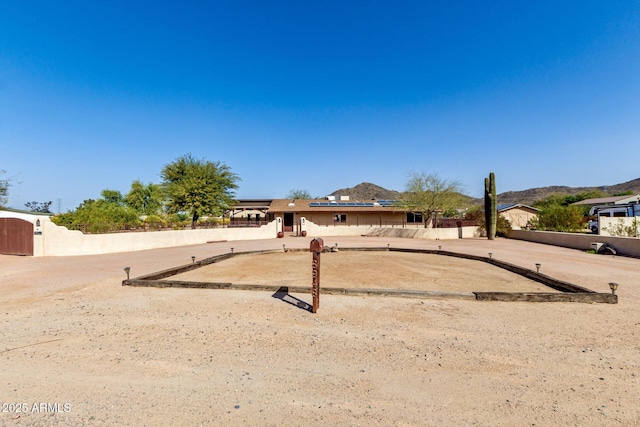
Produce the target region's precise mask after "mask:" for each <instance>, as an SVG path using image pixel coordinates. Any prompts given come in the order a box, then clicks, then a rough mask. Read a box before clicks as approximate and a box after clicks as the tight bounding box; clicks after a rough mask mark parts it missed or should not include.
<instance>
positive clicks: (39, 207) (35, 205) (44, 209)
mask: <svg viewBox="0 0 640 427" xmlns="http://www.w3.org/2000/svg"><path fill="white" fill-rule="evenodd" d="M51 203H53V202H42V203H40V202H27V203H25V204H24V205H25V206H26V207H27V209H29V210H30V211H31V212H41V213H51V211H50V210H49V207H50V206H51Z"/></svg>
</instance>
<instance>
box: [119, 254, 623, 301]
mask: <svg viewBox="0 0 640 427" xmlns="http://www.w3.org/2000/svg"><path fill="white" fill-rule="evenodd" d="M283 250H284V251H287V252H289V251H292V252H307V251H308V250H305V249H284V248H283ZM283 250H279V249H278V250H264V251H251V252H236V253H233V252H229V253H226V254H222V255H216V256H213V257H210V258H206V259H203V260H200V261H196V262H193V263H191V264H185V265H181V266H178V267H174V268H170V269H167V270H162V271H158V272H155V273H151V274H147V275H144V276H140V277H136V278H134V279H127V280H123V281H122V286H138V287H156V288H198V289H229V290H250V291H267V292H285V293H289V292H293V293H310V292H311V286H279V285H257V284H256V285H252V284H238V283H216V282H191V281H179V280H162V279H166V278H167V277H171V276H174V275H177V274H181V273H185V272H187V271H191V270H195V269H197V268H200V267H203V266H205V265H209V264H213V263H216V262H221V261H224V260H226V259H229V258H231V257H234V256H241V255H254V254H264V253H277V252H283ZM330 250H332V248H330V247H329V248H328V249H327V251H330ZM333 250H339V251H395V252H407V253H423V254H435V255H443V256H451V257H456V258H463V259H469V260H474V261H480V262H486V263H489V264H492V265H495V266H496V267H499V268H502V269H505V270H508V271H510V272H512V273H515V274H518V275H520V276H523V277H526V278H527V279H530V280H533V281H536V282H539V283H542V284H543V285H545V286H548V287H550V288H552V289H555V290H557V291H559V292H560V293H549V292H443V291H421V290H402V289H377V288H362V289H352V288H332V287H322V293H323V294H328V295H372V296H373V295H375V296H393V297H402V298H420V299H464V300H478V301H525V302H581V303H607V304H617V303H618V296H617V295H614V294H609V293H598V292H595V291H592V290H590V289H587V288H585V287H582V286H578V285H575V284H573V283H569V282H565V281H562V280H558V279H554V278H553V277H550V276H547V275H545V274H541V273H538V272H536V271H532V270H529V269H526V268H523V267H520V266H517V265H514V264H510V263H507V262H504V261H500V260H497V259H495V258H488V257H482V256H477V255H470V254H463V253H458V252H449V251H442V250H431V249H405V248H390V247H386V248H385V247H374V248H371V247H367V248H358V247H351V248H339V249H338V248H333Z"/></svg>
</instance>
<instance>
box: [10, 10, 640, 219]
mask: <svg viewBox="0 0 640 427" xmlns="http://www.w3.org/2000/svg"><path fill="white" fill-rule="evenodd" d="M187 153H191V154H192V155H193V156H194V157H197V158H205V159H207V160H213V161H222V162H224V163H225V164H227V165H228V166H229V167H230V168H231V170H232V171H234V172H235V173H237V174H238V175H239V176H240V177H241V178H242V181H241V182H240V188H239V189H238V191H237V196H238V197H239V198H272V197H273V198H279V197H283V196H284V195H285V194H286V193H287V192H288V191H289V190H291V189H306V190H308V191H309V192H310V193H311V194H312V195H314V196H324V195H326V194H328V193H330V192H332V191H334V190H336V189H338V188H344V187H351V186H354V185H356V184H358V183H360V182H363V181H367V182H372V183H375V184H378V185H381V186H383V187H385V188H388V189H394V190H403V189H404V187H405V184H406V182H407V178H408V176H409V174H410V173H411V172H412V171H429V172H432V173H436V174H438V175H439V176H440V177H441V178H445V179H452V180H458V181H459V182H460V183H461V184H462V185H463V187H464V188H465V189H466V192H467V193H468V194H470V195H473V196H480V195H481V194H482V189H483V180H484V177H485V176H487V175H488V173H489V172H490V171H494V172H495V173H496V177H497V184H498V192H503V191H509V190H523V189H527V188H531V187H539V186H547V185H569V186H592V185H610V184H616V183H620V182H624V181H628V180H631V179H635V178H638V177H640V167H638V159H639V158H640V2H638V1H620V2H604V1H563V2H555V1H542V2H524V1H491V2H462V1H440V2H435V1H394V2H391V1H389V2H382V1H369V2H364V1H348V0H342V1H335V2H334V1H327V0H323V1H269V2H265V1H224V2H223V1H207V2H205V1H202V2H197V1H180V2H177V1H175V2H168V1H154V2H144V1H139V2H130V1H109V2H102V1H56V2H52V1H28V0H25V1H16V2H2V3H1V4H0V170H5V171H6V173H5V174H4V175H3V178H8V177H9V178H11V177H12V181H13V184H14V185H13V186H12V188H11V189H10V197H9V206H11V207H15V208H24V203H26V202H29V201H49V200H51V201H53V206H52V207H53V208H54V210H55V211H57V208H58V201H59V204H60V207H61V209H62V211H66V210H69V209H73V208H75V207H76V206H77V205H78V204H79V203H80V202H82V201H83V200H84V199H89V198H97V197H99V196H100V192H101V190H103V189H106V188H109V189H114V190H120V191H122V192H123V193H126V192H127V191H128V190H129V187H130V185H131V182H132V181H134V180H136V179H139V180H142V181H143V182H145V183H147V182H155V183H159V182H160V180H161V179H160V176H159V174H160V171H161V169H162V167H163V166H164V165H165V164H167V163H170V162H171V161H173V160H174V159H176V158H177V157H179V156H182V155H184V154H187Z"/></svg>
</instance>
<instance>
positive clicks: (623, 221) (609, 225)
mask: <svg viewBox="0 0 640 427" xmlns="http://www.w3.org/2000/svg"><path fill="white" fill-rule="evenodd" d="M598 221H599V222H600V235H601V236H611V231H613V230H616V229H618V228H622V229H623V232H627V231H631V232H632V233H633V229H634V228H635V235H636V237H640V217H637V216H632V217H625V218H616V217H613V218H612V217H608V216H601V217H599V218H598Z"/></svg>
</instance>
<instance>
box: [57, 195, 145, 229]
mask: <svg viewBox="0 0 640 427" xmlns="http://www.w3.org/2000/svg"><path fill="white" fill-rule="evenodd" d="M115 193H119V192H115ZM102 194H103V196H104V195H106V196H107V197H106V198H102V199H98V200H93V199H88V200H85V201H84V202H82V203H81V204H80V205H79V206H78V207H77V208H76V209H75V210H74V211H70V212H66V213H63V214H59V215H56V216H54V217H52V218H51V220H52V221H53V222H54V223H55V224H57V225H62V226H65V227H67V228H69V229H74V230H77V229H80V228H83V227H85V228H86V231H88V232H90V233H105V232H108V231H114V230H122V229H126V228H128V227H136V226H138V225H139V222H140V221H139V219H138V212H136V211H135V210H134V209H132V208H130V207H127V206H125V205H124V204H123V203H122V202H118V198H117V197H114V196H116V194H114V192H113V190H105V191H103V192H102Z"/></svg>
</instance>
